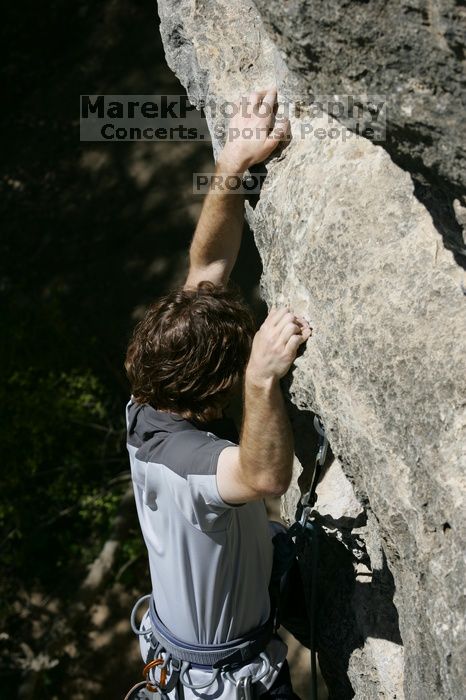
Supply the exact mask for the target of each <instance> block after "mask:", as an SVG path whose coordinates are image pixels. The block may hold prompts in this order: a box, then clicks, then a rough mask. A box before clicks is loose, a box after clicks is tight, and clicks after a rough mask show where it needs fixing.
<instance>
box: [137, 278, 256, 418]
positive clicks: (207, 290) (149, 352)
mask: <svg viewBox="0 0 466 700" xmlns="http://www.w3.org/2000/svg"><path fill="white" fill-rule="evenodd" d="M254 331H255V322H254V318H253V316H252V314H251V312H250V310H249V308H248V307H247V306H246V304H245V303H244V302H243V300H242V299H241V297H240V295H239V293H238V292H237V291H236V289H232V288H230V287H228V288H226V287H224V286H220V285H215V284H213V283H212V282H201V283H200V284H199V285H198V286H197V288H195V289H183V288H181V289H175V290H173V291H172V292H170V293H169V294H167V295H166V296H163V297H161V298H160V299H158V300H157V301H156V302H155V303H154V304H153V305H152V306H151V307H150V308H149V309H148V310H147V312H146V314H145V316H144V318H143V319H142V320H141V321H140V322H139V323H138V324H137V326H136V328H135V329H134V332H133V335H132V338H131V341H130V343H129V346H128V350H127V354H126V361H125V368H126V372H127V374H128V377H129V380H130V383H131V389H132V393H133V396H134V398H135V400H136V401H137V402H138V403H146V404H150V405H151V406H153V407H154V408H156V409H159V410H163V411H171V412H173V413H177V414H179V415H181V416H182V417H183V418H186V419H187V420H193V421H197V422H201V423H202V422H205V421H208V420H211V419H212V418H214V417H215V415H216V414H217V412H218V411H219V409H221V408H222V407H223V406H224V405H225V404H226V403H227V402H228V399H229V398H230V396H231V395H232V393H233V391H234V390H235V389H236V388H237V387H238V386H240V383H241V381H242V378H243V376H244V370H245V368H246V364H247V362H248V359H249V354H250V350H251V342H252V338H253V335H254Z"/></svg>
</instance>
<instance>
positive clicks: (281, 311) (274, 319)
mask: <svg viewBox="0 0 466 700" xmlns="http://www.w3.org/2000/svg"><path fill="white" fill-rule="evenodd" d="M289 313H290V310H289V309H288V307H283V306H281V307H278V308H275V307H273V308H272V311H271V312H270V313H269V315H268V317H267V318H268V320H270V322H271V324H272V326H278V324H279V323H280V321H281V320H282V319H283V318H284V317H285V316H286V314H289Z"/></svg>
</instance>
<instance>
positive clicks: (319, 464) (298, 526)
mask: <svg viewBox="0 0 466 700" xmlns="http://www.w3.org/2000/svg"><path fill="white" fill-rule="evenodd" d="M314 428H315V430H316V431H317V433H318V436H319V441H318V448H317V454H316V458H315V466H314V474H313V477H312V482H311V486H310V489H309V491H307V492H306V493H304V494H303V496H302V497H301V499H300V501H299V503H298V507H297V510H296V522H295V523H294V524H293V525H292V526H291V527H290V529H289V530H288V534H289V535H290V536H291V537H295V541H296V546H297V550H298V555H297V558H298V561H300V562H301V566H300V568H301V572H302V578H303V586H304V590H306V581H305V576H304V575H303V565H304V563H305V548H306V546H308V547H310V548H311V585H310V589H311V594H310V599H309V596H306V607H307V612H308V618H309V625H310V630H309V631H310V635H309V642H310V643H309V646H310V653H311V700H318V690H317V652H316V643H315V610H316V588H317V568H318V558H319V528H318V525H317V523H316V522H315V518H314V517H313V515H312V513H313V508H314V505H315V502H316V500H317V494H316V489H317V485H318V483H319V480H320V477H321V475H322V470H323V467H324V464H325V460H326V458H327V451H328V439H327V436H326V434H325V429H324V426H323V424H322V421H321V420H320V418H319V416H317V415H315V416H314Z"/></svg>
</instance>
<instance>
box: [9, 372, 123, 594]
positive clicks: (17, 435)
mask: <svg viewBox="0 0 466 700" xmlns="http://www.w3.org/2000/svg"><path fill="white" fill-rule="evenodd" d="M0 401H1V403H2V405H3V406H4V407H7V411H6V412H5V417H6V420H3V421H1V422H0V441H1V444H2V446H3V454H4V469H3V470H2V473H1V484H0V486H1V492H0V493H1V495H0V532H1V535H0V537H1V542H2V551H1V556H2V563H3V566H4V567H6V568H7V571H8V574H9V575H8V576H7V577H4V578H3V583H2V591H1V598H2V601H3V603H4V604H5V603H7V602H8V601H9V600H11V599H12V597H14V596H15V594H17V592H18V590H17V588H18V583H19V585H27V586H28V587H29V586H34V585H35V586H37V587H38V588H39V589H50V587H52V589H53V588H56V587H57V582H59V585H60V587H64V588H65V589H66V584H67V583H68V584H69V583H70V582H71V581H72V577H73V574H74V573H75V571H76V570H77V569H82V567H83V566H84V564H86V563H88V562H90V561H91V560H92V559H93V558H94V556H95V555H96V554H97V552H98V551H99V549H100V546H101V542H102V539H103V537H104V536H105V534H106V532H107V531H108V528H109V526H110V523H111V521H112V519H113V517H114V515H115V512H116V509H117V506H118V503H119V500H120V497H121V487H118V486H117V485H115V486H112V484H111V478H112V476H113V475H114V474H115V467H117V468H118V467H119V468H120V469H121V468H123V469H124V467H125V466H126V465H123V462H122V457H123V456H119V455H121V439H122V435H123V433H122V425H121V423H120V424H118V425H117V426H116V427H115V426H114V425H113V424H112V419H111V415H110V409H109V407H108V405H107V402H106V400H105V390H104V388H103V386H102V384H101V383H100V382H99V380H98V379H97V378H96V377H95V376H94V375H93V374H92V373H91V372H90V371H89V370H81V371H78V370H71V371H69V372H55V371H49V372H47V373H46V374H43V373H41V371H40V370H37V369H36V368H34V367H29V368H28V369H26V370H24V371H18V370H17V371H14V372H13V373H12V374H11V376H10V377H9V378H8V380H7V381H6V382H5V384H4V386H3V387H1V389H0ZM31 562H33V566H31Z"/></svg>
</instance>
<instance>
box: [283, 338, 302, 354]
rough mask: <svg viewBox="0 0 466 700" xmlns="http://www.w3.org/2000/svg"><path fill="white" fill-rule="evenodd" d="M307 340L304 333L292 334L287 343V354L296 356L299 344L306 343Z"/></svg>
mask: <svg viewBox="0 0 466 700" xmlns="http://www.w3.org/2000/svg"><path fill="white" fill-rule="evenodd" d="M306 340H307V338H305V337H304V336H303V335H292V336H291V338H290V339H289V341H288V342H287V344H286V345H285V352H286V354H287V355H290V356H291V357H296V353H297V352H298V348H299V346H300V345H302V344H303V343H305V342H306Z"/></svg>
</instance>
